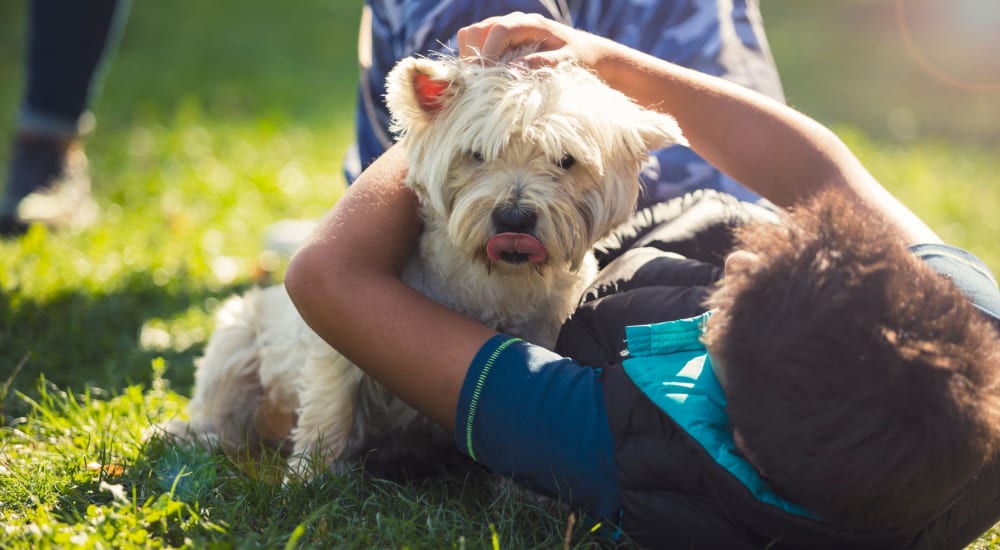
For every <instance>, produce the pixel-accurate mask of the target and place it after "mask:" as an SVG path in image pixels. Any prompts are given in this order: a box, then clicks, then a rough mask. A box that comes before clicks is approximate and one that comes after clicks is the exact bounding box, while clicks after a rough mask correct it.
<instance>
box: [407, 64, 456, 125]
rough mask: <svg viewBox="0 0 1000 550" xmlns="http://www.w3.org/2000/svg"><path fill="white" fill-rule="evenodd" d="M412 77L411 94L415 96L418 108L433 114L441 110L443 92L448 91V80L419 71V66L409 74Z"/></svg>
mask: <svg viewBox="0 0 1000 550" xmlns="http://www.w3.org/2000/svg"><path fill="white" fill-rule="evenodd" d="M410 78H411V79H413V82H412V83H411V84H412V86H413V95H414V96H415V97H416V98H417V103H418V104H419V105H420V108H421V109H423V110H424V111H425V112H426V113H427V114H430V115H433V114H435V113H437V112H438V111H440V110H441V106H442V105H443V104H444V101H443V100H444V98H445V94H446V93H447V91H448V85H449V84H450V82H448V81H447V80H440V79H435V78H434V76H432V75H430V74H427V73H425V72H423V71H421V70H420V69H419V68H417V69H416V70H414V71H413V72H412V74H411V75H410Z"/></svg>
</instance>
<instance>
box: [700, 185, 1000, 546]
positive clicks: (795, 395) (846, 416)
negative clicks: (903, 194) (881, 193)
mask: <svg viewBox="0 0 1000 550" xmlns="http://www.w3.org/2000/svg"><path fill="white" fill-rule="evenodd" d="M786 222H787V223H784V224H782V225H754V226H750V227H747V228H745V229H744V230H742V232H741V233H740V235H739V237H738V245H737V246H738V247H739V248H740V249H743V250H746V251H748V252H750V253H752V254H753V255H756V261H744V262H741V263H740V265H739V266H737V268H736V269H732V270H731V271H732V272H731V273H727V276H726V279H725V282H724V284H723V285H722V286H720V288H719V289H717V290H716V291H715V293H714V294H713V295H712V297H711V299H710V305H711V306H712V307H714V308H716V309H717V311H716V313H715V314H714V315H713V317H712V319H711V321H710V322H709V326H708V328H707V330H706V333H705V343H706V345H707V346H708V349H709V350H710V354H711V356H712V359H713V362H715V363H718V364H719V365H720V367H721V369H722V371H723V372H724V374H725V376H724V387H725V391H726V396H727V400H728V412H729V416H730V419H731V421H732V424H733V427H734V430H735V431H736V432H737V435H738V436H739V437H738V440H739V441H740V443H741V445H743V447H744V452H745V453H746V454H747V457H748V459H749V460H750V461H751V462H752V463H753V464H754V465H755V466H756V467H757V468H758V469H759V470H760V471H761V474H762V475H763V476H764V477H765V478H766V479H767V480H768V482H769V483H770V484H771V485H772V487H773V489H774V490H775V491H776V492H778V493H780V494H782V495H783V496H785V497H786V498H788V499H790V500H793V501H796V502H798V503H800V504H802V505H803V506H805V507H806V508H807V509H809V510H811V511H813V512H814V513H816V514H818V515H819V516H821V517H823V518H824V519H827V520H830V521H834V522H838V523H842V524H846V525H850V526H853V527H858V528H891V527H894V526H901V525H905V524H907V523H910V522H914V521H920V520H921V519H925V518H929V517H931V516H932V515H933V514H934V513H935V512H937V511H940V510H942V509H943V508H944V507H946V506H947V505H948V503H949V502H950V501H951V500H952V499H954V498H956V496H957V495H958V493H959V492H960V491H962V489H963V488H964V487H965V486H966V485H967V484H968V483H970V482H971V480H972V479H973V478H974V477H975V476H976V474H977V472H978V471H979V469H980V468H981V466H982V464H983V463H984V461H985V460H986V459H987V458H988V457H990V456H991V454H992V453H993V452H994V451H995V450H996V448H997V446H998V443H1000V410H998V401H1000V388H998V378H1000V376H998V369H1000V344H998V336H997V334H996V332H995V331H994V329H993V327H992V326H991V325H989V324H988V322H987V321H986V320H985V319H984V318H983V316H982V315H981V314H980V313H979V312H978V311H977V310H976V309H975V308H974V307H973V306H972V305H971V304H970V303H969V302H968V301H967V300H966V299H965V297H964V296H963V295H962V294H961V292H960V291H959V290H958V289H957V288H955V286H954V285H953V284H952V283H951V282H950V281H949V280H947V279H946V278H945V277H943V276H940V275H938V274H936V273H934V272H933V271H931V270H930V269H929V268H928V267H927V266H926V265H924V264H923V263H922V262H921V261H920V260H919V259H917V258H916V257H915V256H913V254H911V253H910V252H909V251H908V250H907V248H906V246H905V245H904V243H903V240H902V239H901V238H900V237H899V236H898V235H897V234H896V233H894V232H893V231H890V230H889V229H888V228H887V227H886V226H885V224H883V223H880V222H878V220H877V218H876V216H873V215H870V214H869V213H868V212H866V210H865V209H863V208H861V207H860V206H859V205H856V204H853V203H850V202H848V201H847V200H846V199H844V198H842V197H841V196H839V195H836V194H833V193H827V194H825V195H822V196H821V197H819V198H818V199H816V200H814V201H813V202H812V203H811V204H810V205H809V206H806V207H803V208H801V209H798V210H796V211H794V212H792V213H791V214H790V215H788V216H787V219H786ZM746 258H751V259H753V256H746V257H744V258H743V259H744V260H745V259H746Z"/></svg>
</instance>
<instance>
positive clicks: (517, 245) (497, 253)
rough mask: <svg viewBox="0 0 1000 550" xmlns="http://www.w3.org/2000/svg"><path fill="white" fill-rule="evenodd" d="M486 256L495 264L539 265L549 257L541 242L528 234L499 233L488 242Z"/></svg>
mask: <svg viewBox="0 0 1000 550" xmlns="http://www.w3.org/2000/svg"><path fill="white" fill-rule="evenodd" d="M486 255H487V256H489V258H490V259H491V260H493V261H494V262H509V263H515V264H519V263H524V262H531V263H539V262H543V261H545V258H546V256H547V255H548V254H547V253H546V252H545V246H544V245H542V243H541V241H539V240H538V239H536V238H534V237H532V236H531V235H528V234H527V233H499V234H497V235H493V236H492V237H490V240H488V241H486Z"/></svg>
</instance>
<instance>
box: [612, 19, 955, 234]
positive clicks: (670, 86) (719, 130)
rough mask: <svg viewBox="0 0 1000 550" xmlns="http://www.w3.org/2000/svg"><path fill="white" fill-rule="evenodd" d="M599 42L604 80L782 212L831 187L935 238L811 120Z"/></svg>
mask: <svg viewBox="0 0 1000 550" xmlns="http://www.w3.org/2000/svg"><path fill="white" fill-rule="evenodd" d="M600 40H601V41H603V44H602V45H601V46H600V49H601V53H600V54H599V55H598V56H597V61H595V62H594V69H595V70H596V71H597V72H598V74H600V75H601V77H602V78H604V79H605V80H606V81H607V82H608V83H609V84H610V85H612V86H614V87H616V88H618V89H619V90H621V91H623V92H624V93H626V94H628V95H630V96H631V97H632V98H633V99H635V100H636V101H637V102H638V103H640V104H641V105H643V106H646V107H648V108H652V109H657V110H661V111H663V112H666V113H669V114H671V115H673V116H674V117H675V118H676V119H677V121H678V124H679V125H680V127H681V128H682V129H683V131H684V134H685V137H687V139H688V141H689V142H690V145H691V148H692V149H694V150H695V152H697V153H698V154H699V155H701V156H702V157H703V158H704V159H705V160H707V161H708V162H709V163H711V164H712V165H714V166H715V167H717V168H718V169H720V170H721V171H723V172H724V173H726V174H727V175H729V176H730V177H732V178H733V179H735V180H737V181H739V182H740V183H743V184H744V185H746V186H747V187H749V188H751V189H753V190H754V191H756V192H757V193H759V194H760V195H761V196H763V197H765V198H767V199H769V200H771V201H772V202H774V203H775V204H778V205H780V206H786V207H787V206H794V205H795V204H798V203H799V202H801V201H802V200H804V199H807V198H809V197H810V196H813V195H815V194H816V193H818V192H821V191H824V190H826V189H830V188H836V189H840V190H843V191H845V192H847V193H849V194H851V195H853V196H855V197H857V198H859V199H860V200H862V201H864V202H865V203H866V204H868V205H869V206H871V207H873V208H875V209H876V211H879V212H881V213H883V214H885V215H886V217H887V218H888V219H889V220H890V222H891V223H893V224H894V225H896V226H897V227H898V228H899V229H900V231H901V232H902V233H903V235H904V238H906V239H907V240H908V241H910V242H936V241H938V240H939V239H938V237H937V236H936V235H935V234H934V232H933V231H932V230H931V229H930V228H929V227H928V226H927V225H926V224H924V223H923V222H922V221H921V220H919V218H917V217H916V216H915V215H914V214H913V213H912V212H910V211H909V210H908V209H907V208H906V207H905V206H903V205H902V204H901V203H899V201H897V200H896V199H895V198H894V197H892V196H891V195H890V194H889V193H888V192H887V191H886V190H885V189H884V188H883V187H882V186H881V185H880V184H879V183H878V182H877V181H876V180H875V179H874V178H873V177H872V176H871V175H870V174H869V173H868V171H867V170H866V169H865V167H864V166H863V165H862V164H861V162H860V161H859V160H858V159H857V157H855V156H854V154H853V153H851V151H850V150H849V149H848V148H847V146H846V145H844V143H843V142H842V141H841V140H840V139H839V138H838V137H837V136H836V135H835V134H834V133H833V132H832V131H830V130H829V129H828V128H826V127H825V126H823V125H821V124H819V123H818V122H816V121H815V120H813V119H811V118H809V117H807V116H805V115H803V114H801V113H799V112H797V111H795V110H794V109H792V108H790V107H788V106H786V105H784V104H782V103H780V102H777V101H775V100H773V99H771V98H769V97H767V96H764V95H762V94H759V93H757V92H754V91H752V90H749V89H747V88H744V87H742V86H740V85H738V84H735V83H733V82H729V81H726V80H724V79H721V78H717V77H714V76H710V75H707V74H704V73H700V72H698V71H694V70H691V69H687V68H685V67H681V66H678V65H675V64H671V63H668V62H665V61H663V60H660V59H657V58H655V57H652V56H650V55H647V54H644V53H642V52H639V51H636V50H633V49H630V48H627V47H625V46H622V45H620V44H617V43H614V42H611V41H608V40H604V39H600Z"/></svg>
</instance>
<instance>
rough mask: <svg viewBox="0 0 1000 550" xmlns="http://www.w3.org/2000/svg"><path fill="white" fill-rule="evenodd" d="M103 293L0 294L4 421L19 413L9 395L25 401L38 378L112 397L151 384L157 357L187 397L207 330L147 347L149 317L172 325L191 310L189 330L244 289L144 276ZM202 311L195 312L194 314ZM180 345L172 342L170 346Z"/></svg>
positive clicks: (19, 406) (0, 378) (246, 285)
mask: <svg viewBox="0 0 1000 550" xmlns="http://www.w3.org/2000/svg"><path fill="white" fill-rule="evenodd" d="M117 286H118V288H117V289H116V290H113V291H109V292H107V293H93V292H90V291H85V290H75V291H71V292H62V293H58V294H56V295H55V296H54V297H51V298H50V299H47V300H46V301H45V302H44V303H42V302H37V301H31V300H30V299H28V298H26V297H25V296H23V295H18V294H17V293H0V350H2V352H0V373H3V375H2V376H0V385H2V384H4V383H6V382H7V380H8V379H9V378H10V377H11V376H14V375H15V370H17V368H18V366H19V365H20V364H21V363H23V365H20V366H21V368H20V371H19V372H17V373H16V377H15V378H14V379H13V380H12V382H11V384H10V386H9V389H8V392H7V395H6V396H5V403H3V405H4V407H3V408H2V409H0V412H3V413H4V414H5V415H7V416H11V415H15V414H19V413H22V412H23V410H21V409H23V407H24V403H23V402H22V401H21V400H15V399H12V396H13V394H14V392H15V391H20V392H23V393H26V394H28V395H29V396H30V395H33V393H34V392H35V388H36V386H37V383H36V382H37V380H38V378H39V376H41V375H43V374H44V376H45V379H46V381H47V382H48V383H51V384H54V385H55V386H57V387H59V388H62V389H65V390H68V391H81V390H83V389H84V388H93V387H97V388H102V389H104V390H108V391H111V392H116V391H119V390H121V389H123V388H125V387H127V386H129V385H132V384H143V385H147V386H148V384H149V382H150V381H151V380H152V376H153V371H152V369H151V368H150V364H151V362H152V361H153V360H154V359H156V358H157V357H162V358H163V359H164V361H165V362H166V364H167V366H168V369H169V370H168V375H167V377H168V378H169V379H170V382H171V385H172V388H173V389H175V390H176V391H178V392H181V393H187V392H188V391H189V390H190V388H191V385H192V383H193V373H194V363H193V361H194V359H195V358H196V357H197V356H198V355H199V354H200V353H201V352H202V349H203V347H204V342H205V340H206V339H207V337H208V334H209V331H210V330H211V327H210V326H204V327H193V329H192V330H193V332H194V334H195V336H192V337H190V338H184V339H175V341H174V342H173V343H172V345H169V346H164V347H158V348H156V349H150V347H149V346H148V345H144V343H143V342H142V338H141V333H142V328H143V326H144V325H145V324H146V323H147V322H148V321H150V320H151V319H173V318H176V317H178V316H181V315H183V314H185V312H190V311H191V310H194V311H195V317H201V318H200V319H195V320H194V321H193V323H195V324H210V322H211V321H210V313H211V312H212V310H214V308H215V307H216V306H217V304H218V303H220V302H221V301H222V300H225V299H226V298H228V297H230V296H232V295H234V294H239V293H241V292H243V291H245V290H246V289H247V288H249V287H250V286H251V283H249V282H244V283H239V284H235V285H230V286H222V287H218V288H208V287H205V286H198V285H197V284H195V283H193V282H189V283H171V284H168V285H166V286H159V285H157V284H156V283H155V282H154V281H153V278H152V275H150V274H146V273H136V274H133V275H131V276H130V277H129V278H128V279H127V280H126V281H124V282H123V283H122V284H120V285H117ZM202 312H203V313H202ZM177 340H180V341H177Z"/></svg>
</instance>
